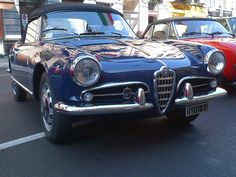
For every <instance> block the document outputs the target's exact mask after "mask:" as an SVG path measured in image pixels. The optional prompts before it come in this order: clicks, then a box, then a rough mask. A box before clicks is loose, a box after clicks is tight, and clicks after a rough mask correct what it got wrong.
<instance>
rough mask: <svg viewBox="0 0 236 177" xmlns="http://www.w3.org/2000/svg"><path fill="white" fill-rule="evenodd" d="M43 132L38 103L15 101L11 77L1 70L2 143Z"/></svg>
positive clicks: (0, 115)
mask: <svg viewBox="0 0 236 177" xmlns="http://www.w3.org/2000/svg"><path fill="white" fill-rule="evenodd" d="M39 132H42V127H41V124H40V117H39V109H38V103H37V102H36V101H34V100H33V99H32V98H31V97H29V98H28V100H27V101H26V102H16V101H14V98H13V95H12V93H11V79H10V75H9V74H8V73H6V68H0V135H1V136H0V143H3V142H6V141H11V140H14V139H18V138H21V137H24V136H28V135H31V134H34V133H39Z"/></svg>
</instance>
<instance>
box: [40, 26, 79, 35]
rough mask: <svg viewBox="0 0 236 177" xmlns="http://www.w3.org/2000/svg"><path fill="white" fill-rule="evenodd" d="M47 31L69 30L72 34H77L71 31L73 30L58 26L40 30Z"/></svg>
mask: <svg viewBox="0 0 236 177" xmlns="http://www.w3.org/2000/svg"><path fill="white" fill-rule="evenodd" d="M48 31H66V32H70V33H72V34H75V35H78V34H77V33H75V32H73V31H70V30H68V29H66V28H59V27H53V28H49V29H45V30H43V31H42V32H43V33H45V32H48Z"/></svg>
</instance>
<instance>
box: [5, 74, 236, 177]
mask: <svg viewBox="0 0 236 177" xmlns="http://www.w3.org/2000/svg"><path fill="white" fill-rule="evenodd" d="M4 74H6V72H5V71H4V70H3V69H0V146H1V144H3V143H7V142H11V141H14V140H18V139H19V138H24V137H28V136H31V135H35V134H38V133H41V132H42V131H43V129H42V126H41V121H40V117H39V106H38V103H37V102H36V101H35V100H33V99H32V98H31V97H29V98H28V100H27V101H26V102H15V101H14V99H13V96H12V94H11V89H10V88H11V87H10V83H11V80H10V78H9V75H4ZM3 75H4V76H3ZM229 90H230V93H229V95H228V96H227V97H225V98H223V99H218V100H214V101H212V102H211V103H210V105H209V111H208V112H205V113H202V114H201V115H200V117H199V118H198V119H197V120H196V121H194V122H193V124H192V125H189V126H175V125H171V124H169V123H168V122H167V120H166V118H153V119H145V120H142V119H141V120H127V121H121V120H110V121H88V122H87V123H83V125H80V124H77V126H76V128H74V130H73V138H72V141H71V142H70V143H67V144H62V145H55V144H52V143H50V142H48V141H47V139H46V138H45V137H41V138H38V139H34V140H32V141H29V142H25V143H22V144H18V145H17V144H16V145H15V146H11V147H9V148H6V149H3V150H0V176H3V177H26V176H36V177H44V176H45V177H48V176H50V177H54V176H55V177H65V176H70V177H73V176H76V177H78V176H79V177H80V176H81V177H144V176H145V177H190V176H191V177H213V176H214V177H235V175H236V151H235V149H236V136H235V134H236V119H235V115H236V109H235V100H236V87H234V86H232V87H230V88H229Z"/></svg>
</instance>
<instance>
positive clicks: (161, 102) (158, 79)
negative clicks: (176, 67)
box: [154, 67, 175, 114]
mask: <svg viewBox="0 0 236 177" xmlns="http://www.w3.org/2000/svg"><path fill="white" fill-rule="evenodd" d="M174 83H175V72H174V71H173V70H170V69H168V68H167V67H163V68H161V70H159V71H157V72H155V83H154V84H155V92H156V94H155V95H156V99H157V105H158V108H159V112H160V113H161V114H163V113H164V112H165V111H166V109H167V108H168V105H169V103H170V101H171V98H172V95H173V91H174Z"/></svg>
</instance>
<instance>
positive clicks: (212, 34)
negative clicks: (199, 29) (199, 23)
mask: <svg viewBox="0 0 236 177" xmlns="http://www.w3.org/2000/svg"><path fill="white" fill-rule="evenodd" d="M203 34H207V35H211V36H212V37H214V36H215V35H221V34H224V33H223V32H220V31H215V32H213V33H203Z"/></svg>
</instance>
